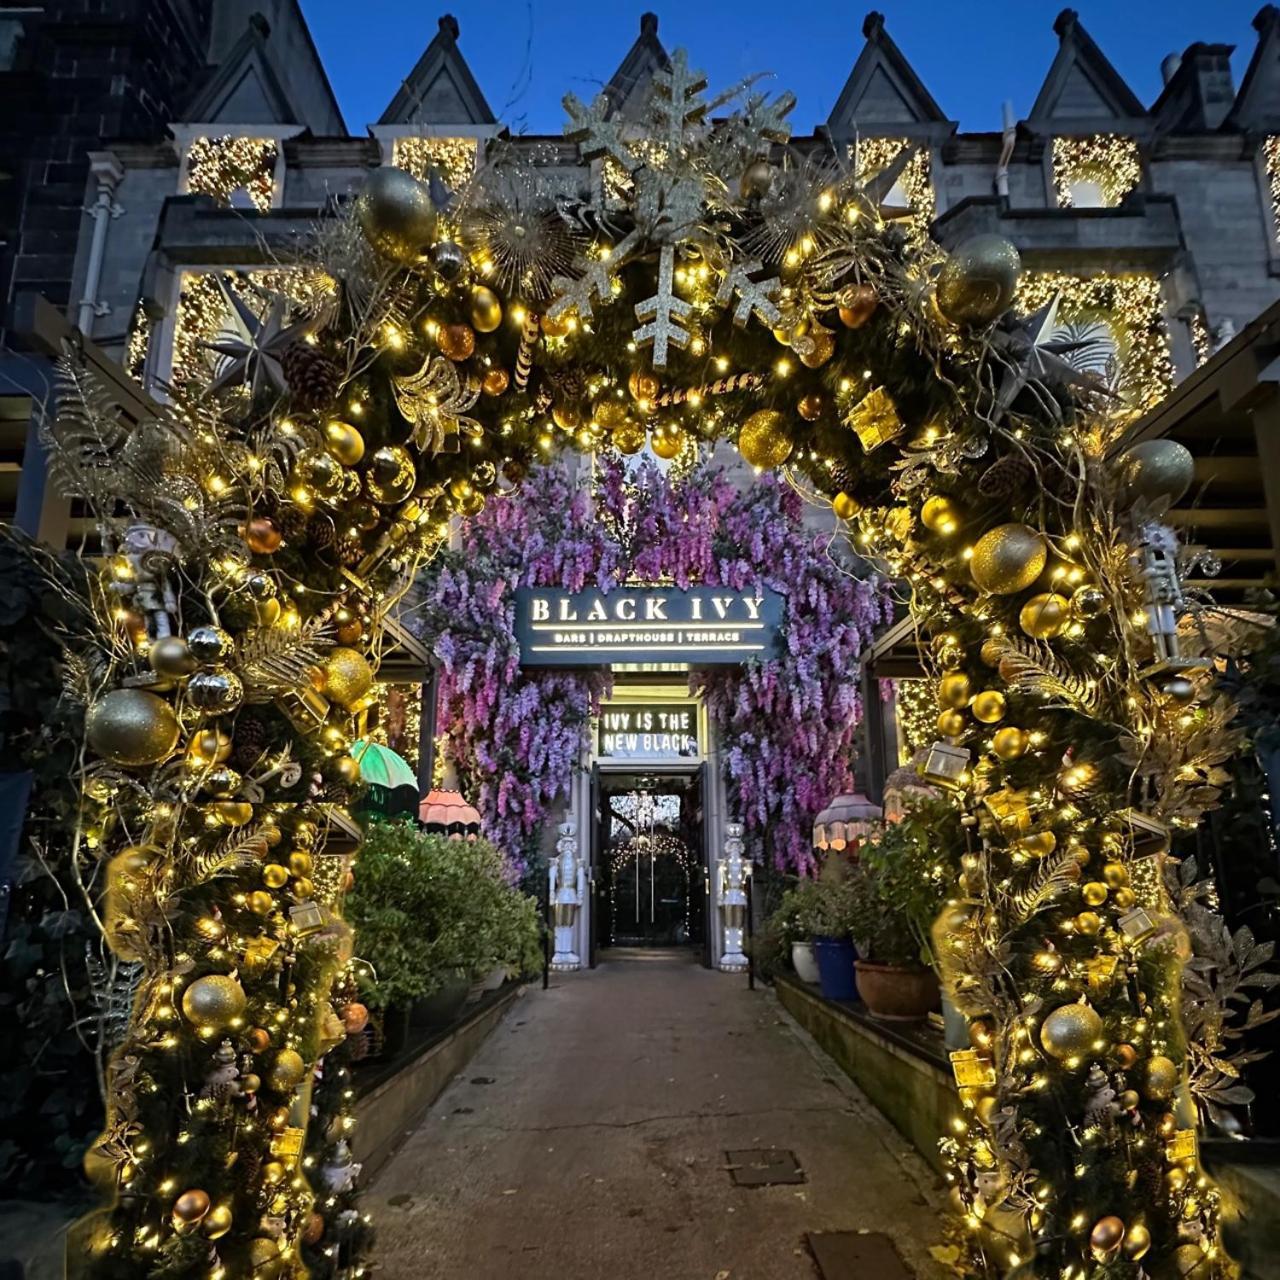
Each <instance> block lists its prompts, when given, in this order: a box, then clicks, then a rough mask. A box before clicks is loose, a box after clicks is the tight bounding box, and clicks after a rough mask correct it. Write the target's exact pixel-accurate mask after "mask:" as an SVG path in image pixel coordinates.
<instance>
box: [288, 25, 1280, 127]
mask: <svg viewBox="0 0 1280 1280" xmlns="http://www.w3.org/2000/svg"><path fill="white" fill-rule="evenodd" d="M1260 3H1261V0H1108V2H1107V3H1100V2H1099V0H1083V2H1082V3H1078V4H1077V5H1076V6H1075V7H1076V8H1077V9H1078V10H1079V12H1080V20H1081V22H1082V23H1083V24H1084V26H1085V28H1086V30H1088V32H1089V33H1090V34H1091V35H1092V36H1093V38H1094V39H1095V40H1096V41H1097V43H1098V44H1099V46H1100V47H1101V48H1102V50H1103V52H1104V53H1105V54H1106V55H1107V57H1109V58H1110V59H1111V61H1112V63H1113V64H1114V65H1115V67H1116V69H1117V70H1118V71H1119V72H1120V74H1121V75H1122V76H1123V77H1124V78H1125V79H1126V80H1127V81H1128V82H1129V85H1130V87H1131V88H1132V89H1133V91H1134V92H1135V93H1136V94H1137V95H1138V97H1139V98H1140V99H1141V100H1142V101H1143V102H1144V103H1145V104H1147V105H1148V106H1149V105H1150V104H1151V102H1152V101H1153V100H1154V99H1155V97H1156V95H1157V94H1158V93H1159V91H1160V83H1161V82H1160V60H1161V59H1162V58H1163V57H1164V55H1165V54H1167V53H1171V52H1175V51H1176V52H1181V51H1182V50H1183V49H1184V48H1186V46H1187V45H1188V44H1191V43H1192V42H1193V41H1196V40H1202V41H1205V42H1206V43H1227V44H1234V45H1235V46H1236V52H1235V55H1234V58H1233V68H1234V71H1235V78H1236V84H1237V86H1238V85H1239V83H1240V79H1241V77H1242V76H1243V74H1244V69H1245V67H1246V66H1247V64H1248V60H1249V57H1250V56H1251V54H1252V52H1253V48H1254V39H1255V33H1254V31H1253V28H1252V25H1251V23H1252V19H1253V15H1254V14H1255V13H1256V12H1257V10H1258V8H1259V7H1260ZM872 7H873V5H872V4H871V3H866V2H865V0H864V2H863V3H850V2H849V0H774V2H773V3H761V2H760V0H683V2H682V3H679V4H671V3H664V2H662V0H658V2H657V3H652V2H651V3H649V4H644V3H638V4H618V3H611V2H610V0H594V2H593V0H437V3H436V4H435V5H430V4H428V5H424V4H423V3H422V0H365V2H364V3H362V4H353V3H352V2H351V0H302V8H303V11H304V12H305V14H306V17H307V20H308V22H309V23H310V25H311V30H312V33H313V35H314V36H315V40H316V44H317V46H318V48H319V50H320V56H321V57H322V58H323V59H324V63H325V67H326V68H327V70H328V72H329V76H330V79H331V80H332V82H333V87H334V90H335V92H336V93H337V95H338V100H339V102H340V103H341V105H342V110H343V113H344V115H345V116H346V119H347V125H348V127H349V128H350V129H351V130H352V132H357V133H358V132H362V131H363V129H364V127H365V126H366V125H367V124H369V123H370V122H372V121H376V120H377V118H378V117H379V116H380V115H381V114H382V110H383V108H384V107H385V106H386V104H387V102H388V101H390V99H391V96H392V94H393V93H394V92H395V89H396V86H397V85H398V84H399V82H400V80H401V79H403V77H404V76H406V75H407V74H408V73H409V71H410V69H411V68H412V67H413V64H414V63H415V62H416V61H417V59H418V56H419V55H420V54H421V52H422V50H423V49H424V48H425V47H426V45H427V42H428V41H429V40H430V39H431V38H432V36H433V35H434V34H435V32H436V21H437V18H438V17H439V15H440V14H441V13H443V12H452V13H453V14H454V15H455V16H456V17H457V19H458V22H459V24H460V26H461V29H462V33H461V39H460V41H459V44H460V47H461V49H462V52H463V55H464V56H465V57H466V59H467V61H468V63H469V64H470V66H471V70H472V71H473V72H474V74H475V77H476V79H477V81H479V83H480V86H481V88H482V89H483V90H484V93H485V96H486V97H487V98H488V99H489V104H490V106H492V108H493V110H494V112H495V113H496V114H497V115H498V116H499V118H500V119H501V120H502V121H503V123H505V124H507V125H509V126H510V127H511V128H512V129H513V130H515V131H526V132H532V133H558V132H559V131H560V129H561V127H562V125H563V122H564V116H563V112H562V111H561V108H560V99H561V97H562V96H563V94H564V93H565V91H566V90H569V89H572V90H574V91H575V92H576V93H577V94H578V95H579V96H580V97H587V96H589V95H590V94H591V93H593V92H595V91H596V90H598V89H599V88H600V87H601V86H602V85H603V84H604V82H605V81H607V80H608V79H609V77H610V76H611V75H612V74H613V71H614V70H615V68H616V67H617V65H618V63H619V62H620V61H621V60H622V58H623V56H624V54H625V53H626V51H627V50H628V49H629V48H630V47H631V43H632V41H633V40H634V39H635V37H636V35H637V34H638V32H639V21H640V14H641V13H642V12H643V11H644V10H645V9H652V10H653V11H654V12H656V13H657V14H658V16H659V28H658V35H659V37H660V39H661V40H662V41H663V43H664V44H665V45H666V47H667V49H668V51H670V50H672V49H675V48H676V47H678V46H684V47H685V48H686V49H688V51H689V54H690V60H691V61H692V62H693V63H694V65H695V66H697V67H700V68H702V69H703V70H705V71H706V72H707V74H708V76H709V78H710V82H711V87H712V88H713V89H718V88H721V87H725V86H727V85H729V84H731V83H733V82H735V81H737V80H739V79H741V78H742V77H743V76H745V75H748V74H751V73H753V72H757V71H772V72H775V73H776V75H777V81H776V83H777V85H778V86H779V87H785V88H789V89H791V90H792V91H793V92H794V93H795V94H796V96H797V97H798V99H799V105H798V106H797V108H796V110H795V112H794V113H793V114H792V117H791V118H792V121H793V127H794V128H795V130H796V132H798V133H807V132H809V131H810V130H811V129H812V127H813V126H814V125H815V124H817V123H819V122H821V121H823V120H825V119H826V117H827V115H828V113H829V112H830V110H831V107H832V105H833V104H834V102H835V100H836V97H837V96H838V94H839V92H840V88H841V86H842V85H843V84H844V81H845V79H846V77H847V76H848V74H849V70H850V68H851V67H852V66H853V63H854V60H855V58H856V57H857V56H858V52H859V50H860V49H861V48H862V43H863V41H862V20H863V16H864V14H865V13H866V11H867V9H869V8H872ZM878 7H879V8H881V10H882V11H883V12H884V14H885V18H886V27H887V29H888V31H889V34H890V35H891V36H892V37H893V38H894V40H895V41H896V42H897V43H898V45H899V47H900V48H901V49H902V51H903V52H904V53H905V54H906V56H907V58H908V60H909V61H910V62H911V63H912V65H913V66H914V67H915V69H916V71H917V73H918V74H919V76H920V78H921V79H922V80H923V81H924V83H925V84H926V85H927V86H928V88H929V90H930V92H931V93H932V94H933V96H934V97H935V98H936V99H937V101H938V103H939V105H940V106H941V107H942V109H943V111H945V112H946V113H947V115H948V116H949V117H950V118H951V119H954V120H959V122H960V127H961V128H962V129H964V130H995V129H999V127H1000V104H1001V102H1002V101H1003V100H1004V99H1006V98H1009V99H1012V101H1013V104H1014V109H1015V111H1016V114H1017V115H1018V116H1019V117H1020V118H1021V117H1024V116H1025V115H1026V114H1027V112H1028V111H1029V110H1030V108H1031V104H1032V103H1033V102H1034V100H1035V96H1036V92H1037V90H1038V89H1039V87H1040V83H1041V81H1042V80H1043V78H1044V75H1045V73H1046V71H1047V70H1048V68H1049V64H1050V62H1051V61H1052V59H1053V55H1054V53H1055V51H1056V49H1057V36H1055V35H1054V33H1053V20H1054V17H1055V16H1056V15H1057V13H1058V12H1059V10H1060V9H1061V8H1062V5H1061V4H1060V3H1058V2H1057V0H1054V2H1053V3H1044V2H1043V0H1021V2H1018V0H984V2H983V3H981V4H978V3H974V2H973V0H882V3H881V4H880V5H879V6H878Z"/></svg>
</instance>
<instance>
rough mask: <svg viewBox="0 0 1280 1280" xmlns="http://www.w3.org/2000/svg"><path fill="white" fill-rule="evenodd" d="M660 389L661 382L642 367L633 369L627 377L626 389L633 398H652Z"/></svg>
mask: <svg viewBox="0 0 1280 1280" xmlns="http://www.w3.org/2000/svg"><path fill="white" fill-rule="evenodd" d="M661 389H662V384H661V383H660V382H659V381H658V379H657V378H656V377H655V376H654V375H653V374H652V373H648V372H646V371H645V370H644V369H633V370H632V371H631V376H630V377H629V378H628V379H627V390H628V391H630V392H631V398H632V399H633V400H652V399H654V397H655V396H657V394H658V392H659V391H660V390H661Z"/></svg>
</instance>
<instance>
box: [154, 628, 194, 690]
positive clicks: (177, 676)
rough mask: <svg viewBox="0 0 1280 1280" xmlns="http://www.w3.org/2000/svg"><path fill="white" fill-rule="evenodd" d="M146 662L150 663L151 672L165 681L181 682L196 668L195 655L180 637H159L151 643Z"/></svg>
mask: <svg viewBox="0 0 1280 1280" xmlns="http://www.w3.org/2000/svg"><path fill="white" fill-rule="evenodd" d="M147 661H148V662H150V663H151V670H152V671H154V672H155V673H156V675H158V676H164V678H165V679H166V680H181V679H182V678H183V677H184V676H189V675H190V674H191V673H192V672H193V671H194V670H195V669H196V666H197V663H196V659H195V654H193V653H192V652H191V649H190V648H189V647H188V645H187V642H186V641H185V640H184V639H183V638H182V637H181V636H161V638H160V639H159V640H155V641H153V642H152V644H151V650H150V652H149V653H148V654H147Z"/></svg>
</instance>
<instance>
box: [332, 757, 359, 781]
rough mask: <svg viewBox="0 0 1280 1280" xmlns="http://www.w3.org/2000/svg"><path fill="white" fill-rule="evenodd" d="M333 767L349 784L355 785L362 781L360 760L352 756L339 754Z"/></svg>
mask: <svg viewBox="0 0 1280 1280" xmlns="http://www.w3.org/2000/svg"><path fill="white" fill-rule="evenodd" d="M333 769H334V772H335V773H336V774H337V775H338V777H339V778H341V779H342V781H343V782H345V783H347V785H348V786H354V785H355V784H356V783H357V782H359V781H360V761H359V760H356V759H353V758H352V757H351V756H339V757H338V758H337V760H336V761H334V766H333Z"/></svg>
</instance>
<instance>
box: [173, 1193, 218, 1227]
mask: <svg viewBox="0 0 1280 1280" xmlns="http://www.w3.org/2000/svg"><path fill="white" fill-rule="evenodd" d="M209 1205H210V1201H209V1193H208V1192H207V1191H202V1190H201V1189H200V1188H199V1187H193V1188H192V1189H191V1190H190V1191H184V1192H183V1193H182V1194H181V1195H180V1196H179V1197H178V1198H177V1199H176V1200H175V1201H174V1202H173V1217H174V1221H175V1222H199V1221H200V1219H201V1218H203V1217H204V1215H205V1214H206V1213H208V1212H209Z"/></svg>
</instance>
